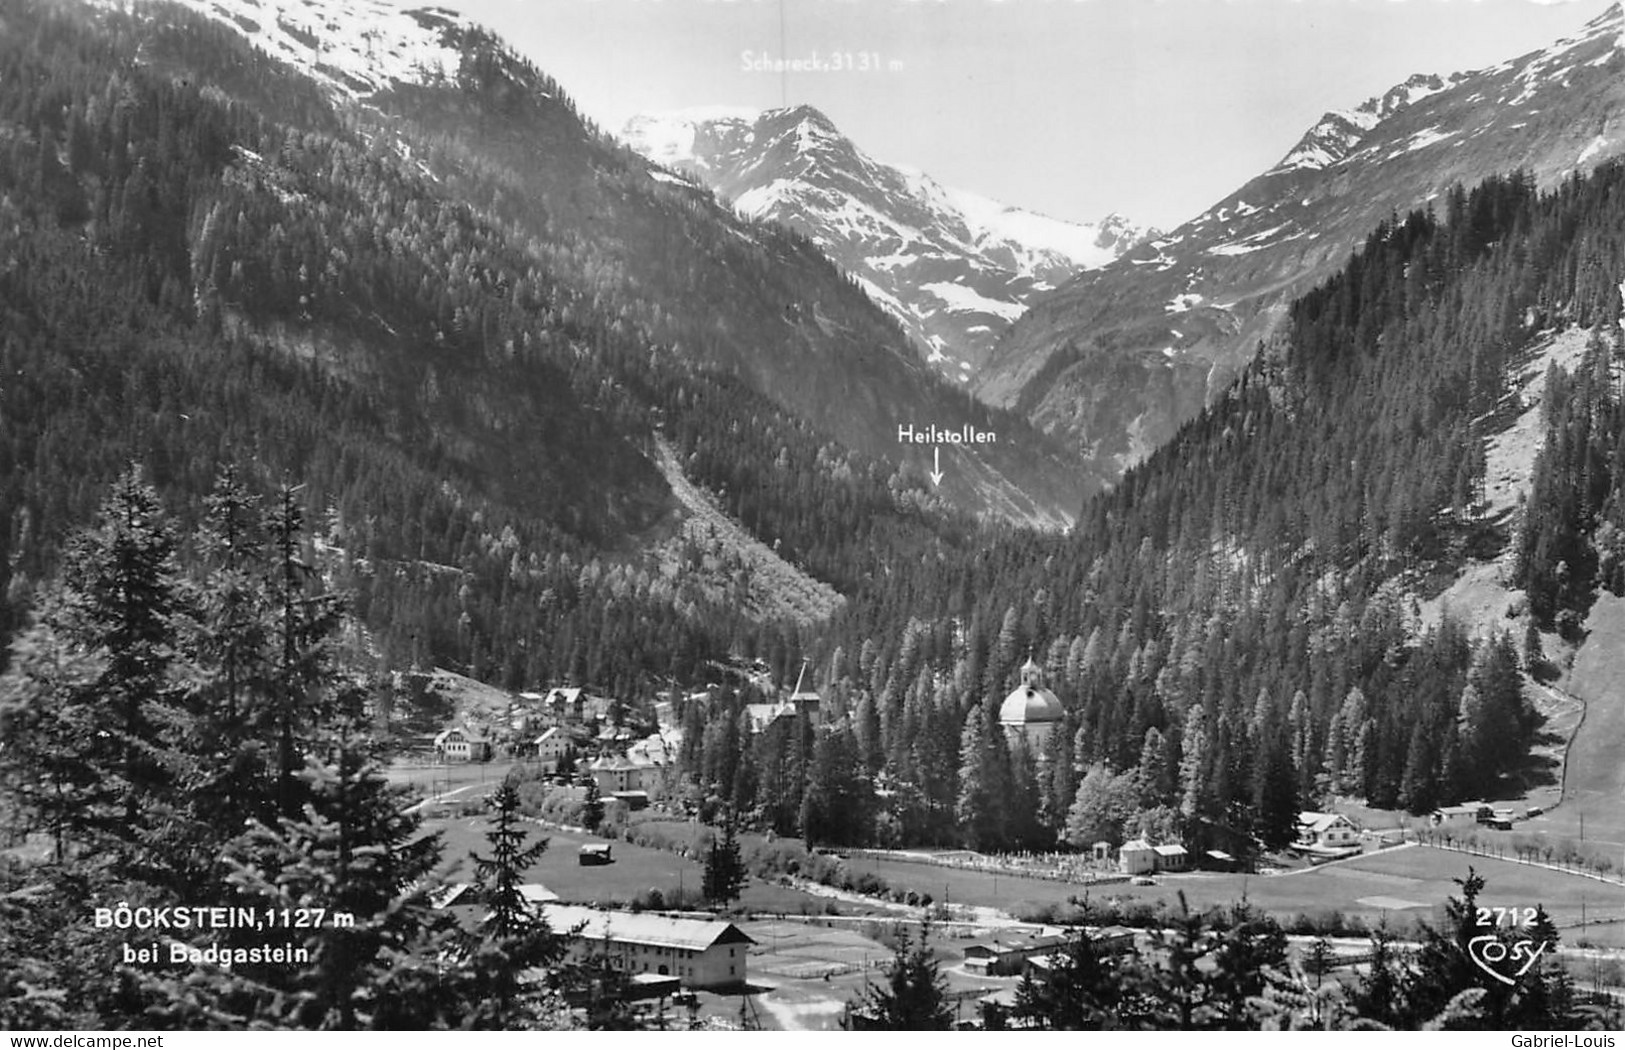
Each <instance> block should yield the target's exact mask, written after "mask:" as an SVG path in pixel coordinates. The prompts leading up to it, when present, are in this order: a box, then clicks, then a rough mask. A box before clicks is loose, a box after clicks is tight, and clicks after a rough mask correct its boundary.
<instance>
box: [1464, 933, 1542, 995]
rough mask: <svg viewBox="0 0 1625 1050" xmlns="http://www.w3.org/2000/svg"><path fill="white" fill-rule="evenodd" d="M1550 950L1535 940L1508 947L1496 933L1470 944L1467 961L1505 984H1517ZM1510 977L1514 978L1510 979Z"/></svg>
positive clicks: (1477, 938)
mask: <svg viewBox="0 0 1625 1050" xmlns="http://www.w3.org/2000/svg"><path fill="white" fill-rule="evenodd" d="M1551 946H1552V944H1551V942H1550V941H1537V940H1535V939H1534V938H1532V937H1525V938H1523V939H1522V940H1517V941H1512V942H1511V943H1508V942H1506V941H1503V940H1501V938H1499V937H1497V936H1496V935H1495V934H1493V933H1486V934H1481V935H1480V936H1477V937H1474V938H1473V939H1472V940H1470V941H1468V942H1467V957H1468V958H1469V959H1471V960H1473V962H1474V963H1476V964H1477V965H1478V968H1479V969H1480V970H1483V971H1484V972H1485V973H1487V974H1489V975H1490V976H1491V977H1493V978H1495V979H1496V980H1497V981H1500V982H1501V983H1502V984H1517V983H1518V979H1519V978H1521V977H1522V976H1523V975H1524V974H1526V973H1528V972H1529V968H1530V967H1531V966H1533V965H1535V961H1536V960H1538V959H1539V958H1540V956H1541V953H1542V952H1544V951H1545V950H1546V949H1547V948H1550V947H1551ZM1508 973H1511V974H1512V976H1510V977H1508V976H1507V974H1508Z"/></svg>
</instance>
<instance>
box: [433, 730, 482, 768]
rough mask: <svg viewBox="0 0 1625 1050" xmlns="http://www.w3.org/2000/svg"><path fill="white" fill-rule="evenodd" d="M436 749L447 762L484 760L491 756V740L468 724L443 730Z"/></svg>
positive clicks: (438, 737)
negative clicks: (470, 727)
mask: <svg viewBox="0 0 1625 1050" xmlns="http://www.w3.org/2000/svg"><path fill="white" fill-rule="evenodd" d="M434 749H435V753H436V754H437V755H439V756H440V757H441V758H443V759H445V760H446V761H447V762H484V761H487V760H488V759H490V757H491V742H490V741H489V740H486V739H485V738H484V737H482V736H480V735H479V734H477V733H475V732H474V731H473V730H471V729H469V728H468V727H467V726H457V727H455V728H452V729H444V730H441V732H440V734H439V735H438V736H436V737H435V738H434Z"/></svg>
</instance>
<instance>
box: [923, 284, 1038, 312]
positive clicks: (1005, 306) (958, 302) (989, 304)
mask: <svg viewBox="0 0 1625 1050" xmlns="http://www.w3.org/2000/svg"><path fill="white" fill-rule="evenodd" d="M920 289H921V290H922V291H926V292H930V293H931V294H932V295H934V296H936V297H937V298H938V299H941V300H942V301H943V302H945V303H947V304H948V309H950V310H955V311H961V312H972V313H984V314H995V315H997V316H999V317H1002V318H1004V319H1005V320H1006V321H1014V320H1015V319H1016V318H1018V317H1020V316H1021V315H1022V314H1024V313H1026V312H1027V308H1026V307H1025V306H1022V305H1021V304H1020V303H1007V302H1003V301H1001V300H998V299H989V298H987V297H986V296H984V295H978V294H977V293H975V292H973V291H971V290H970V289H969V288H964V287H961V286H960V285H957V284H949V283H948V282H946V281H933V282H931V283H930V284H922V285H920Z"/></svg>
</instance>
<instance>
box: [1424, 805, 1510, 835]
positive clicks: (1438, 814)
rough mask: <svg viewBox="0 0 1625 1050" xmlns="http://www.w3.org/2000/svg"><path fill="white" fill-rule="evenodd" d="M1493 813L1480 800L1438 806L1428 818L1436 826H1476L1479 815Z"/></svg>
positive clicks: (1491, 814) (1447, 827) (1448, 827)
mask: <svg viewBox="0 0 1625 1050" xmlns="http://www.w3.org/2000/svg"><path fill="white" fill-rule="evenodd" d="M1494 813H1495V811H1494V810H1492V809H1490V807H1488V806H1486V805H1484V804H1483V803H1481V802H1471V803H1468V804H1467V805H1465V806H1440V807H1439V808H1438V809H1436V810H1434V811H1433V815H1432V816H1431V817H1429V818H1428V819H1429V820H1430V822H1431V823H1432V824H1433V826H1434V827H1436V828H1445V829H1452V828H1471V827H1477V826H1478V821H1479V817H1480V816H1486V815H1487V816H1493V815H1494Z"/></svg>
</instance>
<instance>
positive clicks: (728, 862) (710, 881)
mask: <svg viewBox="0 0 1625 1050" xmlns="http://www.w3.org/2000/svg"><path fill="white" fill-rule="evenodd" d="M747 878H748V876H747V874H746V872H745V860H744V857H743V856H742V855H741V854H740V851H739V836H738V833H737V832H736V830H735V826H734V818H733V814H732V812H730V813H729V814H728V815H727V817H726V819H725V820H724V821H723V825H722V837H721V838H720V839H718V838H713V839H712V842H711V848H710V849H708V850H707V851H706V854H705V874H704V876H703V881H702V882H701V892H702V893H703V894H704V896H705V899H706V901H707V902H709V903H711V904H714V905H723V906H725V905H727V904H728V902H729V901H734V900H738V899H739V894H740V892H741V891H742V890H743V889H744V887H745V882H746V880H747Z"/></svg>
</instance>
